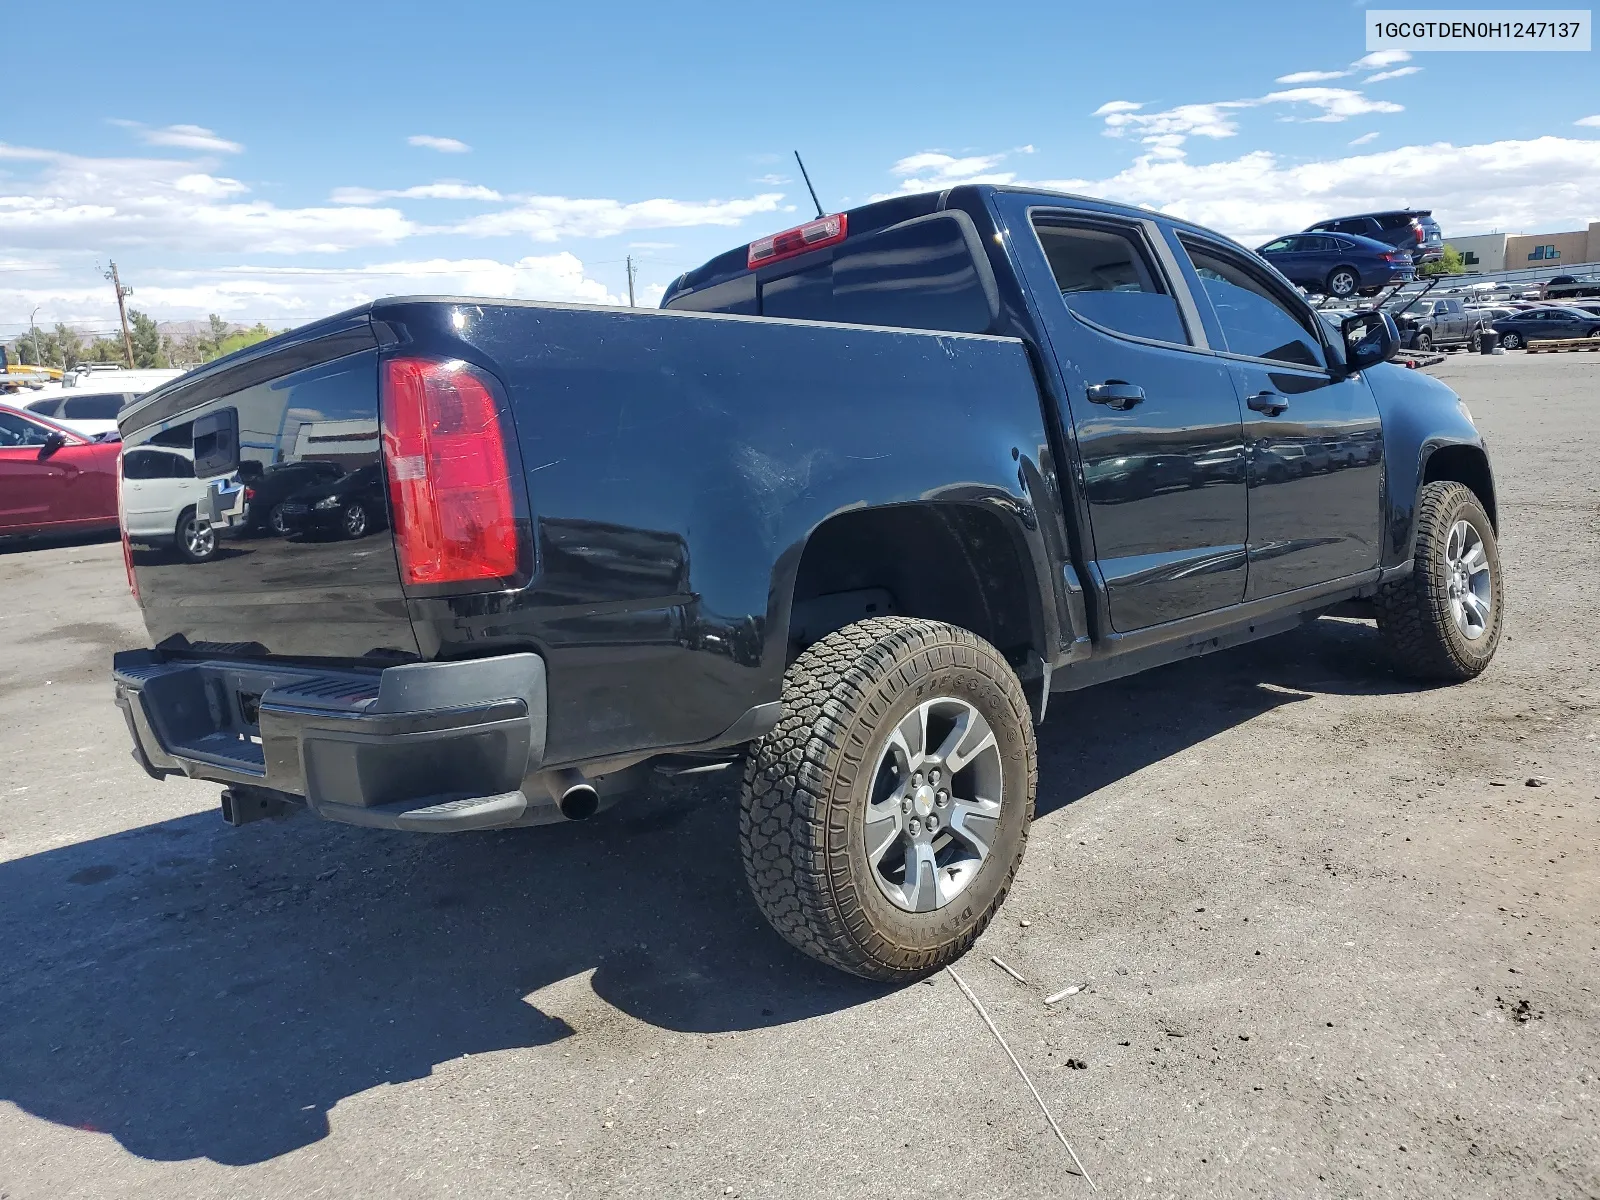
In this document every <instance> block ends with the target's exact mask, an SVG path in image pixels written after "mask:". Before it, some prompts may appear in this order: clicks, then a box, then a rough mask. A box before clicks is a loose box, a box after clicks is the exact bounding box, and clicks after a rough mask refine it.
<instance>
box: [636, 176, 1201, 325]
mask: <svg viewBox="0 0 1600 1200" xmlns="http://www.w3.org/2000/svg"><path fill="white" fill-rule="evenodd" d="M996 192H1018V193H1022V194H1023V195H1028V196H1052V197H1058V198H1060V199H1063V200H1071V201H1072V202H1073V203H1074V204H1075V205H1087V206H1090V207H1092V208H1094V209H1095V210H1096V211H1098V212H1102V213H1105V214H1107V215H1121V216H1131V217H1136V218H1139V219H1141V220H1143V219H1148V218H1150V217H1160V218H1161V219H1162V220H1164V221H1171V222H1173V223H1174V224H1178V225H1182V226H1184V227H1186V228H1191V229H1195V230H1201V231H1203V232H1206V233H1209V234H1211V236H1213V237H1215V236H1217V235H1216V233H1215V231H1212V230H1202V227H1201V226H1198V225H1194V224H1193V223H1192V222H1189V221H1184V220H1182V219H1180V218H1177V217H1171V216H1168V215H1166V214H1164V213H1157V212H1153V211H1152V210H1150V209H1147V208H1140V207H1138V206H1137V205H1132V204H1118V203H1117V202H1115V201H1112V200H1102V199H1099V198H1098V197H1095V196H1082V195H1078V194H1076V193H1074V192H1063V191H1056V190H1054V189H1051V188H1038V187H1023V186H1020V185H1017V184H994V183H973V184H962V185H960V186H958V187H953V188H946V189H945V190H944V191H940V192H917V193H913V194H911V195H906V196H891V197H890V198H889V199H887V200H877V201H874V202H873V203H871V204H863V205H860V206H859V207H856V208H850V209H845V210H843V213H844V215H845V216H846V217H847V218H848V221H849V223H848V230H849V236H850V237H852V238H853V237H856V236H858V235H860V234H863V233H871V232H873V231H875V230H878V229H884V228H887V227H888V226H890V225H898V224H900V222H902V221H910V220H913V219H915V218H917V217H925V216H927V215H928V214H929V213H934V212H939V211H941V210H942V209H946V208H952V207H956V205H955V204H953V203H952V201H953V200H958V199H959V198H961V197H962V196H964V195H965V196H972V197H976V198H979V199H981V198H983V197H986V196H989V195H993V194H994V193H996ZM748 249H749V247H748V243H746V244H744V245H739V246H735V247H734V248H733V249H731V250H728V251H725V252H724V253H722V254H719V255H717V256H716V257H715V258H713V259H710V260H709V261H707V262H705V263H702V264H701V265H700V266H698V267H696V268H694V270H692V271H685V272H684V273H683V274H682V275H680V276H678V278H677V279H675V280H673V282H672V284H671V286H670V287H668V288H667V290H666V294H665V295H663V296H662V297H661V304H662V307H665V306H666V305H667V304H668V302H670V301H672V300H674V299H676V298H677V297H679V296H682V295H684V294H685V293H688V292H697V291H700V290H701V289H702V288H707V287H711V286H712V285H714V284H719V283H725V282H727V281H728V280H730V279H734V278H737V277H738V276H740V275H748V274H750V273H751V272H752V271H754V270H759V269H760V267H751V266H750V264H749V257H748Z"/></svg>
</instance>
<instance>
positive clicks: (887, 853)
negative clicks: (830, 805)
mask: <svg viewBox="0 0 1600 1200" xmlns="http://www.w3.org/2000/svg"><path fill="white" fill-rule="evenodd" d="M1004 789H1005V774H1004V771H1003V770H1002V768H1001V762H1000V747H999V743H998V742H997V741H996V740H995V736H994V731H993V730H992V729H990V728H989V723H988V722H987V721H986V720H984V718H983V715H982V714H981V713H980V712H979V711H978V710H977V709H976V708H974V707H973V706H972V705H971V704H969V703H967V702H966V701H965V700H959V699H956V698H955V697H952V696H940V697H937V698H935V699H932V700H925V701H923V702H922V703H921V704H919V705H917V707H916V708H914V709H912V710H911V712H910V713H908V714H907V715H906V716H905V717H904V718H903V719H902V720H901V721H900V723H899V724H898V725H897V726H896V727H895V728H894V730H893V731H892V732H891V733H890V734H889V736H888V738H887V739H886V740H885V743H884V745H883V747H882V749H881V750H880V751H879V752H878V760H877V764H876V766H875V767H874V769H873V773H872V792H871V794H870V795H869V797H868V802H867V810H866V855H867V863H868V865H869V866H870V867H871V868H872V876H873V879H874V881H875V882H876V883H877V885H878V889H879V890H880V891H881V892H882V893H883V894H884V896H885V897H886V898H887V899H888V900H889V902H890V903H891V904H893V905H894V906H895V907H896V908H900V909H903V910H905V911H906V912H932V911H933V910H935V909H939V908H943V907H944V906H945V905H947V904H949V903H950V902H951V901H953V900H954V899H955V898H956V897H957V896H959V895H961V893H962V892H963V891H965V890H966V888H967V886H968V885H969V884H971V882H972V881H973V879H974V878H975V877H976V876H977V874H978V872H979V870H980V869H981V868H982V866H983V864H984V862H985V861H986V860H987V859H988V857H989V850H990V846H991V845H992V844H993V841H994V837H995V833H996V830H997V829H998V827H999V824H1000V807H1001V804H1002V803H1003V802H1004V798H1005V797H1004Z"/></svg>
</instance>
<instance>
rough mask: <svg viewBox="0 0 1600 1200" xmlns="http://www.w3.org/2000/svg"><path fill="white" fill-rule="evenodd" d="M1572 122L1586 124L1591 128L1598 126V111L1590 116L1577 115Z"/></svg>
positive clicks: (1599, 115)
mask: <svg viewBox="0 0 1600 1200" xmlns="http://www.w3.org/2000/svg"><path fill="white" fill-rule="evenodd" d="M1573 124H1574V125H1587V126H1588V127H1589V128H1591V129H1594V128H1600V113H1596V114H1595V115H1594V116H1592V117H1579V118H1578V119H1577V120H1576V121H1574V122H1573Z"/></svg>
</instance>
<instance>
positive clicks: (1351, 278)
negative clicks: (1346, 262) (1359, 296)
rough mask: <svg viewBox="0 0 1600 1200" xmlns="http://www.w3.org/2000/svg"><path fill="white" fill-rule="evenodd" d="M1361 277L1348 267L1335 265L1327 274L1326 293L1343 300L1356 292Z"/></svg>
mask: <svg viewBox="0 0 1600 1200" xmlns="http://www.w3.org/2000/svg"><path fill="white" fill-rule="evenodd" d="M1360 286H1361V277H1360V276H1359V275H1357V274H1356V273H1355V272H1354V271H1352V270H1351V269H1350V268H1349V267H1335V268H1334V269H1333V270H1332V271H1331V272H1330V273H1329V275H1328V295H1330V296H1332V297H1334V298H1335V299H1337V300H1345V299H1348V298H1349V297H1351V296H1354V295H1355V294H1356V288H1358V287H1360Z"/></svg>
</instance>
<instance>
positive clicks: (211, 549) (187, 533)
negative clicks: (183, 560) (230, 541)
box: [182, 517, 217, 559]
mask: <svg viewBox="0 0 1600 1200" xmlns="http://www.w3.org/2000/svg"><path fill="white" fill-rule="evenodd" d="M182 537H183V546H184V549H185V550H187V551H188V552H189V557H190V558H196V559H198V558H210V557H211V556H212V555H213V554H215V553H216V550H217V531H216V529H215V528H213V527H212V525H211V522H210V521H202V520H201V519H200V518H199V517H190V518H189V519H188V520H187V521H185V522H184V523H183V534H182Z"/></svg>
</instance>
